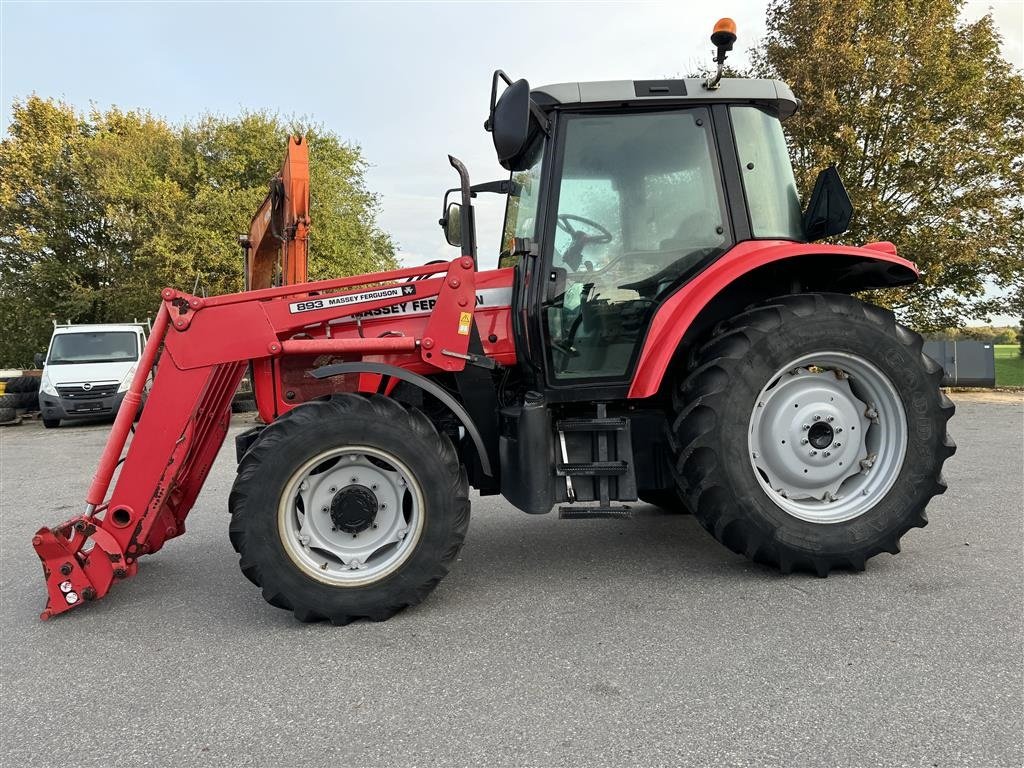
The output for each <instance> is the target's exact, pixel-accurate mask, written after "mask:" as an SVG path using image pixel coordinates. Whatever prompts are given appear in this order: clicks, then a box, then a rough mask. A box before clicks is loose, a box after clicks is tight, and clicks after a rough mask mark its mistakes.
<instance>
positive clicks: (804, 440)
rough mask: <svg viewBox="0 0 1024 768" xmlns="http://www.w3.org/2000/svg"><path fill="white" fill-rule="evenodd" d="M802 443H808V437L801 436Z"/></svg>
mask: <svg viewBox="0 0 1024 768" xmlns="http://www.w3.org/2000/svg"><path fill="white" fill-rule="evenodd" d="M800 445H807V438H806V437H801V438H800Z"/></svg>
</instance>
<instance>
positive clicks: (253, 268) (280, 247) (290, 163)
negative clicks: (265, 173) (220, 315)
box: [241, 136, 310, 290]
mask: <svg viewBox="0 0 1024 768" xmlns="http://www.w3.org/2000/svg"><path fill="white" fill-rule="evenodd" d="M309 227H310V218H309V144H308V143H307V141H306V139H305V137H303V136H291V137H289V139H288V150H287V153H286V154H285V158H284V163H282V165H281V170H280V171H279V172H278V173H277V175H276V176H274V178H273V179H271V180H270V190H269V191H268V192H267V196H266V197H265V198H264V200H263V203H262V204H261V205H260V207H259V209H258V210H257V211H256V215H255V216H253V217H252V222H251V223H250V224H249V233H248V235H246V236H243V237H242V238H241V244H242V248H243V250H244V252H245V289H246V290H258V289H260V288H271V287H273V286H277V285H296V284H298V283H304V282H306V279H307V274H308V270H307V259H308V246H309Z"/></svg>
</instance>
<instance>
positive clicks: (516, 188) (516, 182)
mask: <svg viewBox="0 0 1024 768" xmlns="http://www.w3.org/2000/svg"><path fill="white" fill-rule="evenodd" d="M543 157H544V152H543V151H541V152H540V153H539V154H538V156H537V162H535V163H534V164H533V166H532V167H531V168H529V169H527V170H525V171H519V172H517V173H513V174H512V176H511V181H512V191H511V192H510V193H509V196H508V201H507V202H506V203H505V226H504V228H503V229H502V233H501V251H500V252H499V255H498V267H499V268H504V267H514V266H515V265H516V261H517V258H518V257H513V256H512V255H511V254H512V240H513V239H514V238H516V237H530V238H535V237H536V236H537V232H536V229H537V203H538V200H539V194H540V175H541V172H542V171H543Z"/></svg>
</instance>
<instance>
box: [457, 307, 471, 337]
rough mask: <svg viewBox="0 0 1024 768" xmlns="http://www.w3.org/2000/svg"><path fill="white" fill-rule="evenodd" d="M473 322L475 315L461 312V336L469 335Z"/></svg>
mask: <svg viewBox="0 0 1024 768" xmlns="http://www.w3.org/2000/svg"><path fill="white" fill-rule="evenodd" d="M472 322H473V315H471V314H470V313H469V312H462V313H461V314H459V336H469V326H470V324H471V323H472Z"/></svg>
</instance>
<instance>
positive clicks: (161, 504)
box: [32, 256, 476, 619]
mask: <svg viewBox="0 0 1024 768" xmlns="http://www.w3.org/2000/svg"><path fill="white" fill-rule="evenodd" d="M475 276H476V272H475V265H474V263H473V259H472V258H470V257H469V256H462V257H460V258H457V259H455V260H453V261H451V262H446V263H440V264H429V265H425V266H421V267H412V268H408V269H399V270H394V271H391V272H383V273H376V274H370V275H357V276H354V277H348V278H340V279H335V280H325V281H320V282H315V283H304V284H299V285H286V286H281V287H276V288H265V289H262V290H253V291H248V292H244V293H236V294H227V295H223V296H214V297H210V298H200V297H197V296H191V295H188V294H185V293H182V292H180V291H177V290H174V289H172V288H166V289H164V291H163V292H162V300H163V301H162V305H161V307H160V311H159V314H158V316H157V320H156V323H155V325H154V327H153V333H152V334H151V336H150V338H149V341H148V343H147V345H146V348H145V351H144V353H143V357H142V359H141V360H140V363H139V366H138V370H137V371H136V373H135V377H134V379H133V381H132V384H131V387H130V389H129V392H128V394H127V395H126V396H125V400H124V403H123V405H122V407H121V409H120V411H119V412H118V414H117V418H116V420H115V422H114V427H113V429H112V430H111V433H110V437H109V439H108V442H107V445H106V448H105V449H104V451H103V454H102V457H101V459H100V464H99V468H98V469H97V471H96V475H95V477H94V479H93V482H92V485H91V486H90V488H89V491H88V494H87V495H86V505H85V510H84V512H83V513H82V514H81V515H78V516H76V517H73V518H71V519H70V520H67V521H66V522H64V523H61V524H60V525H58V526H55V527H54V528H42V529H40V530H39V531H38V532H37V533H36V535H35V537H34V538H33V541H32V544H33V546H34V547H35V550H36V553H37V554H38V555H39V558H40V559H41V560H42V563H43V574H44V577H45V579H46V585H47V591H48V601H47V605H46V609H45V610H44V611H43V612H42V614H41V617H42V618H43V619H47V618H49V617H51V616H54V615H56V614H59V613H63V612H64V611H67V610H70V609H71V608H73V607H75V606H76V605H79V604H81V603H82V602H83V601H89V600H95V599H98V598H101V597H103V596H104V595H105V594H106V593H107V592H108V591H109V590H110V586H111V584H112V583H113V582H114V581H115V580H117V579H122V578H126V577H128V576H132V575H134V574H135V573H136V571H137V569H138V558H139V557H141V556H142V555H145V554H150V553H153V552H156V551H157V550H159V549H160V548H161V547H162V546H163V545H164V542H166V541H167V540H168V539H170V538H173V537H175V536H180V535H181V534H182V533H184V531H185V518H186V517H187V516H188V513H189V511H190V509H191V508H192V504H193V503H194V501H195V499H196V497H197V496H198V494H199V491H200V490H201V488H202V486H203V482H204V481H205V480H206V476H207V474H208V473H209V471H210V467H211V465H212V464H213V461H214V459H215V458H216V456H217V452H218V450H219V449H220V446H221V444H222V443H223V440H224V436H225V435H226V434H227V431H228V427H229V424H230V416H231V398H232V395H233V394H234V392H235V390H236V388H237V387H238V383H239V381H240V380H241V377H242V375H243V373H244V372H245V369H246V367H247V366H248V364H249V363H250V362H251V361H267V360H280V359H282V358H286V357H287V356H289V355H311V354H312V355H321V356H324V357H325V358H328V359H338V360H349V361H351V360H356V361H358V360H364V359H366V358H370V359H380V356H387V358H388V359H389V360H392V361H397V362H398V364H399V365H400V366H402V365H403V364H404V365H405V366H414V365H415V366H419V367H422V366H424V365H425V366H428V367H429V368H430V369H432V370H435V371H439V372H457V371H461V370H462V369H463V368H464V367H465V365H466V360H467V359H468V356H467V354H466V353H467V350H468V346H469V339H470V328H471V327H472V325H473V312H474V306H475V297H476V287H475V286H476V280H475ZM410 297H415V298H417V299H420V300H429V301H431V302H432V307H433V309H432V312H431V313H430V316H429V319H427V320H426V323H425V325H423V326H422V330H421V332H419V333H416V334H400V333H395V334H388V335H381V336H373V337H363V336H361V335H360V336H354V337H353V336H346V337H337V336H334V337H332V333H331V325H332V322H334V323H337V321H338V320H339V319H340V318H350V317H352V316H354V315H357V314H360V313H365V312H373V311H375V310H379V309H382V308H385V307H388V306H392V305H395V304H397V303H399V302H402V301H407V300H409V298H410ZM158 353H159V366H158V367H157V368H156V375H155V377H154V380H153V385H152V389H151V390H150V392H149V395H148V399H147V401H146V408H145V410H144V411H143V413H142V416H141V418H140V420H139V423H138V425H137V427H136V428H135V434H134V436H132V438H131V441H130V442H129V441H128V438H129V433H130V431H131V428H132V421H133V419H134V417H135V415H136V413H137V411H138V408H139V405H140V403H141V400H142V392H143V388H144V386H145V383H146V379H147V377H148V376H149V374H150V372H151V371H152V370H153V368H154V363H155V362H156V360H157V357H158ZM126 443H127V452H126V453H125V445H126ZM122 455H123V456H122ZM118 468H120V472H119V473H117V470H118ZM115 473H117V478H116V482H114V483H113V490H112V491H110V493H109V495H108V490H110V487H111V482H112V481H113V480H114V476H115Z"/></svg>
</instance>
